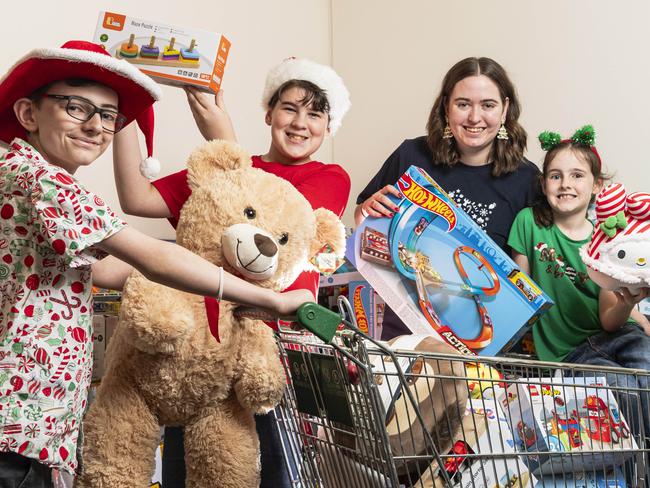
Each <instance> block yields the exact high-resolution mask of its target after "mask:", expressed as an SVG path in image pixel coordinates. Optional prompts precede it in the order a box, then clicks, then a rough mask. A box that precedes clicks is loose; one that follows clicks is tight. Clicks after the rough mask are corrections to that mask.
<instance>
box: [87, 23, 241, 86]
mask: <svg viewBox="0 0 650 488" xmlns="http://www.w3.org/2000/svg"><path fill="white" fill-rule="evenodd" d="M93 41H94V42H96V43H98V44H101V45H103V46H104V47H105V48H106V50H107V51H108V52H109V53H110V54H111V55H112V56H114V57H116V58H118V59H125V60H126V61H128V62H130V63H132V64H133V65H135V66H137V67H138V68H140V70H141V71H142V72H143V73H145V74H147V75H149V76H151V77H152V78H154V79H155V80H156V81H158V82H159V83H165V84H167V85H175V86H181V85H192V86H195V87H197V88H199V89H201V90H203V91H208V92H213V93H216V92H217V91H219V88H220V87H221V80H222V78H223V73H224V70H225V67H226V61H227V59H228V52H229V51H230V41H229V40H228V39H227V38H226V37H224V36H223V35H222V34H218V33H213V32H207V31H203V30H199V29H189V28H185V27H178V26H170V25H166V24H161V23H159V22H155V21H150V20H143V19H136V18H134V17H128V16H126V15H124V14H119V13H114V12H100V14H99V20H98V22H97V28H96V30H95V36H94V38H93Z"/></svg>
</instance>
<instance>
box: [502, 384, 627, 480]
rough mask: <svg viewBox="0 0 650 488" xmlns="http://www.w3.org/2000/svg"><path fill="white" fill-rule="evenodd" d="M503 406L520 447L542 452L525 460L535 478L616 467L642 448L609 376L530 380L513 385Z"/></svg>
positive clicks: (505, 391)
mask: <svg viewBox="0 0 650 488" xmlns="http://www.w3.org/2000/svg"><path fill="white" fill-rule="evenodd" d="M630 400H631V401H633V400H632V397H630ZM499 402H500V403H501V406H502V407H503V410H504V411H507V412H508V418H509V420H510V426H511V428H512V432H513V435H514V439H515V444H516V446H517V448H518V449H519V450H520V451H522V452H525V451H539V452H541V453H542V454H540V455H539V456H525V459H526V461H527V463H528V466H529V468H530V469H531V471H533V473H535V474H549V473H567V472H572V471H574V472H585V471H589V470H598V469H601V470H602V469H603V468H609V467H616V466H620V465H621V464H623V463H624V462H625V461H626V460H627V459H629V458H630V457H632V456H633V455H634V451H635V450H636V449H637V447H636V442H635V440H634V436H633V435H632V433H631V431H630V428H629V426H628V424H627V422H626V420H625V419H624V418H623V415H622V414H621V412H620V408H619V406H618V403H617V401H616V399H615V398H614V393H613V391H612V390H611V389H608V388H607V382H606V379H605V378H604V377H602V378H601V377H596V378H594V377H588V378H587V377H585V378H582V377H580V378H563V379H559V378H556V379H553V378H543V379H541V380H540V379H531V378H529V379H526V383H512V384H510V385H508V386H507V388H506V389H505V390H504V391H503V392H502V394H501V395H499ZM630 408H631V409H634V408H635V406H634V405H630ZM636 408H638V406H637V407H636ZM543 453H553V454H543ZM556 453H565V454H556Z"/></svg>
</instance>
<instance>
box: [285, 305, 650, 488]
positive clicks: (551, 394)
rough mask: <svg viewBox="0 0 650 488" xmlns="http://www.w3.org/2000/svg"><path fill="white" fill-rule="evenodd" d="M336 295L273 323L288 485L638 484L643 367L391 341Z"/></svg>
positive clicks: (641, 476)
mask: <svg viewBox="0 0 650 488" xmlns="http://www.w3.org/2000/svg"><path fill="white" fill-rule="evenodd" d="M339 308H340V314H337V313H335V312H332V311H329V310H327V309H324V308H323V307H319V306H318V305H316V304H307V305H305V306H303V307H302V308H301V309H300V310H299V312H298V322H299V323H300V324H302V325H303V326H305V327H306V328H307V329H308V331H306V330H301V331H294V330H285V329H281V332H280V334H279V335H278V344H279V349H280V354H281V359H282V362H283V364H284V367H285V371H286V375H287V389H286V392H285V394H284V397H283V399H282V402H281V404H280V405H279V407H278V408H277V409H276V418H277V427H278V429H279V430H280V433H281V438H282V440H283V449H284V456H285V459H286V461H287V465H288V467H289V468H290V471H291V474H292V481H293V483H294V486H300V487H319V488H342V487H354V488H356V487H400V486H405V487H411V486H414V487H422V488H425V487H445V486H447V487H456V486H458V487H472V488H474V487H486V488H496V487H499V488H506V487H527V486H531V487H532V486H539V487H573V486H576V487H583V486H584V487H588V486H594V487H601V486H602V487H623V486H628V487H639V486H650V484H649V483H648V479H649V478H648V472H647V468H646V465H647V464H648V463H647V461H648V457H649V456H648V448H647V425H648V411H647V408H644V405H645V406H646V407H647V405H648V402H647V401H645V399H646V398H647V397H648V396H650V388H649V386H648V383H649V381H650V373H649V372H647V371H640V370H630V369H623V368H606V367H598V368H596V367H590V366H584V365H573V364H561V363H546V362H541V361H532V360H526V359H520V358H489V357H480V358H476V357H467V356H460V355H457V354H452V353H449V354H447V353H439V352H436V353H434V352H427V351H422V350H401V349H399V348H394V347H390V346H388V345H387V344H386V343H382V342H379V341H375V340H373V339H372V338H369V337H367V336H366V335H364V334H363V333H362V332H361V331H359V330H358V328H357V327H356V326H355V324H354V319H353V317H354V315H353V314H352V313H350V306H349V303H348V302H347V300H345V298H343V297H341V298H340V300H339ZM440 385H442V386H440ZM441 405H442V407H441Z"/></svg>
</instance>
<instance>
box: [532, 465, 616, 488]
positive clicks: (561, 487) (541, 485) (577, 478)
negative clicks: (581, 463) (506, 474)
mask: <svg viewBox="0 0 650 488" xmlns="http://www.w3.org/2000/svg"><path fill="white" fill-rule="evenodd" d="M535 488H627V482H626V481H625V477H624V476H623V473H622V472H621V470H620V469H614V470H609V471H605V472H603V471H587V472H586V473H575V474H573V473H571V474H566V475H564V476H557V475H556V476H553V475H547V476H544V477H542V478H541V479H540V480H539V482H538V483H537V485H535Z"/></svg>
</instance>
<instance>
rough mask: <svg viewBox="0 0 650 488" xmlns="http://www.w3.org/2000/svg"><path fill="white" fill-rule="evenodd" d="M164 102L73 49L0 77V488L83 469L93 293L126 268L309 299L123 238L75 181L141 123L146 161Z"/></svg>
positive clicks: (289, 299) (86, 51)
mask: <svg viewBox="0 0 650 488" xmlns="http://www.w3.org/2000/svg"><path fill="white" fill-rule="evenodd" d="M159 97H160V90H159V88H158V87H157V86H156V84H155V83H154V82H153V81H152V80H151V79H149V78H148V77H146V76H145V75H143V74H142V73H141V72H140V71H138V70H137V69H136V68H134V67H133V66H131V65H130V64H129V63H127V62H125V61H123V60H116V59H113V58H111V57H110V55H109V54H108V53H107V52H106V51H105V50H104V49H103V48H102V47H101V46H98V45H96V44H92V43H88V42H82V41H70V42H67V43H66V44H64V45H63V46H62V47H61V48H58V49H38V50H34V51H32V52H30V53H28V54H27V55H26V56H25V57H23V58H22V59H21V60H20V61H19V62H18V63H16V64H15V65H14V66H13V67H12V68H11V69H10V70H9V72H8V73H7V74H6V75H5V76H4V78H2V80H0V141H2V142H4V143H7V144H8V145H9V150H8V151H7V153H6V154H5V155H4V156H3V157H2V158H0V291H1V295H0V487H16V486H20V487H22V488H36V487H39V488H40V487H50V486H53V482H55V481H56V480H57V479H59V480H60V478H61V476H60V475H61V473H62V472H63V473H68V474H69V475H72V474H73V473H74V472H75V471H76V469H77V468H78V460H77V454H76V451H77V442H78V437H79V431H80V424H81V419H82V415H83V412H84V410H85V407H86V399H87V390H88V386H89V385H90V378H91V365H92V327H91V324H92V320H91V318H92V317H91V313H92V296H91V288H92V285H93V284H95V285H97V286H100V287H106V288H114V289H121V288H122V285H123V284H124V281H125V279H126V277H127V276H128V274H130V272H131V271H132V267H135V268H137V269H138V270H140V271H141V272H142V273H143V274H144V275H145V276H147V277H148V278H150V279H152V280H154V281H157V282H159V283H162V284H165V285H168V286H172V287H175V288H178V289H180V290H184V291H187V292H190V293H197V294H199V295H205V296H209V297H215V298H218V299H221V297H222V295H223V298H224V299H226V300H229V301H234V302H238V303H242V304H247V305H252V306H257V307H261V308H266V309H268V310H270V311H271V312H272V313H276V314H288V313H291V312H293V311H295V309H296V308H297V307H298V306H299V305H300V304H301V303H303V302H305V301H308V300H309V299H310V294H309V293H308V292H305V291H296V292H289V293H286V294H279V293H276V292H273V291H271V290H267V289H262V288H258V287H257V286H254V285H251V284H250V283H247V282H244V281H242V280H240V279H239V278H236V277H234V276H232V275H229V274H228V273H225V272H224V271H223V269H222V268H219V267H217V266H215V265H213V264H212V263H209V262H208V261H205V260H204V259H202V258H200V257H199V256H197V255H195V254H192V253H191V252H189V251H187V250H186V249H183V248H181V247H179V246H176V245H174V244H170V243H166V242H163V241H159V240H156V239H153V238H150V237H148V236H145V235H143V234H141V233H139V232H138V231H136V230H134V229H131V228H130V227H128V226H127V224H126V223H125V222H124V221H122V220H121V219H120V218H118V217H117V216H115V214H113V212H112V211H111V210H110V208H108V207H107V206H106V204H105V203H104V201H103V200H102V199H101V198H100V197H99V196H97V195H94V194H93V193H91V192H89V191H88V190H87V189H86V188H85V187H84V186H83V184H82V183H81V182H80V181H79V180H78V179H77V178H76V177H75V176H74V173H75V172H76V170H77V169H78V168H79V167H81V166H87V165H90V164H91V163H92V162H94V161H95V160H96V159H97V158H98V157H99V156H100V155H101V154H102V153H103V152H104V151H105V150H106V149H107V148H108V146H109V144H110V143H111V142H112V140H113V135H114V133H115V132H117V131H119V130H120V128H121V127H122V126H123V125H124V124H126V123H129V122H131V121H133V120H135V119H136V118H137V119H138V123H139V125H140V127H141V129H143V132H144V133H145V138H146V139H147V142H148V144H147V147H148V149H149V154H151V144H150V142H151V140H152V136H153V115H152V113H153V112H152V108H151V106H152V104H153V103H154V102H155V101H156V100H157V99H158V98H159ZM107 255H112V256H108V257H107ZM152 256H155V258H153V259H152ZM116 258H117V259H116ZM127 263H128V264H127ZM311 299H312V300H313V298H311ZM57 486H61V484H59V485H57Z"/></svg>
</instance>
